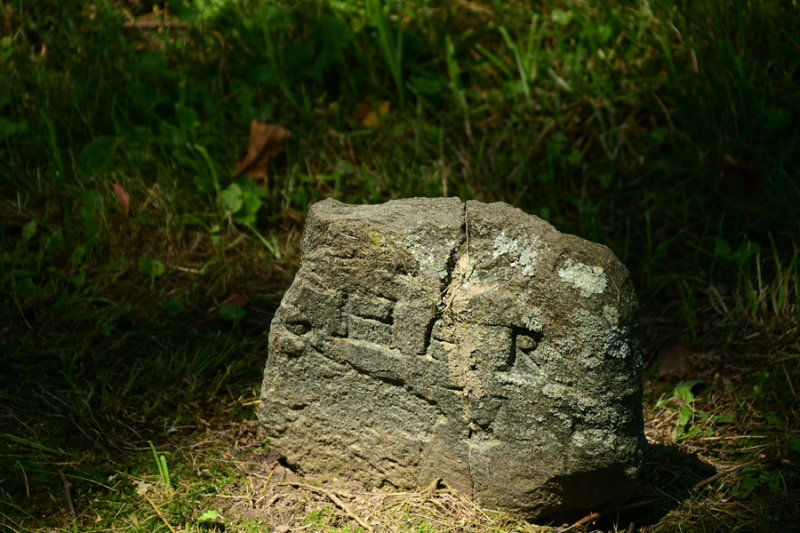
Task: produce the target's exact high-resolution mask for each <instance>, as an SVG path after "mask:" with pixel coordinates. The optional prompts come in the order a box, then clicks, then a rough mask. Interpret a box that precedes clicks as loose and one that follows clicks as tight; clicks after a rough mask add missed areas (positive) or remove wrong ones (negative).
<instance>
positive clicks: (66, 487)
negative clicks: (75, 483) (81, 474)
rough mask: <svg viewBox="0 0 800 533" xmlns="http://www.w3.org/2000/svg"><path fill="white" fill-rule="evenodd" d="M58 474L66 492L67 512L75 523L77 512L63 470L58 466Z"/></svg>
mask: <svg viewBox="0 0 800 533" xmlns="http://www.w3.org/2000/svg"><path fill="white" fill-rule="evenodd" d="M58 475H59V476H61V481H62V482H63V483H64V490H66V492H67V503H68V504H69V512H70V514H71V515H72V519H73V520H74V521H75V522H76V523H77V522H78V514H77V513H76V512H75V505H74V504H73V503H72V493H71V492H70V490H69V487H70V485H69V481H67V476H65V475H64V471H63V470H61V469H60V468H59V469H58Z"/></svg>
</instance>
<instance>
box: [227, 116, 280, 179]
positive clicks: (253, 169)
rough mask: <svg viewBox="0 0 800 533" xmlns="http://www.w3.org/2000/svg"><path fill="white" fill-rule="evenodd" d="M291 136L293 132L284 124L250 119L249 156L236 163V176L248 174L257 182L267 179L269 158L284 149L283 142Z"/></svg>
mask: <svg viewBox="0 0 800 533" xmlns="http://www.w3.org/2000/svg"><path fill="white" fill-rule="evenodd" d="M291 136H292V134H291V132H289V130H287V129H286V128H284V127H283V126H278V125H277V124H265V123H263V122H260V121H258V120H256V119H253V120H252V121H250V143H249V145H248V147H247V156H246V157H245V158H244V159H243V160H241V161H239V162H237V163H236V168H235V169H234V177H235V178H238V177H239V176H241V175H243V174H247V176H248V177H249V178H250V179H251V180H253V181H254V182H256V183H261V182H263V181H266V179H267V177H268V176H269V170H268V168H267V164H268V163H269V160H270V159H272V158H273V157H275V156H276V155H278V154H279V153H280V152H281V150H283V143H284V142H285V141H286V139H288V138H289V137H291Z"/></svg>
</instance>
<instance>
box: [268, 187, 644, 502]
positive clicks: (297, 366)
mask: <svg viewBox="0 0 800 533" xmlns="http://www.w3.org/2000/svg"><path fill="white" fill-rule="evenodd" d="M636 318H637V317H636V296H635V293H634V290H633V285H632V283H631V281H630V279H629V275H628V271H627V269H626V268H625V266H624V265H622V263H621V262H620V261H619V260H618V259H617V258H616V256H615V255H614V254H613V253H612V252H611V250H609V249H608V248H607V247H605V246H602V245H599V244H596V243H592V242H589V241H586V240H584V239H581V238H579V237H576V236H573V235H566V234H563V233H560V232H558V231H557V230H556V228H554V227H553V226H552V225H550V224H549V223H547V222H546V221H544V220H542V219H540V218H538V217H536V216H532V215H528V214H526V213H525V212H523V211H521V210H519V209H516V208H514V207H511V206H509V205H507V204H503V203H491V204H485V203H481V202H477V201H473V200H470V201H467V202H463V201H461V200H460V199H458V198H409V199H403V200H393V201H390V202H387V203H385V204H381V205H347V204H343V203H341V202H338V201H336V200H332V199H328V200H324V201H322V202H319V203H317V204H314V205H313V206H312V207H311V209H310V211H309V215H308V218H307V221H306V227H305V231H304V235H303V258H302V264H301V268H300V270H299V271H298V273H297V276H296V278H295V280H294V282H293V284H292V286H291V287H290V288H289V289H288V291H287V292H286V294H285V295H284V298H283V301H282V303H281V306H280V308H279V309H278V311H277V312H276V314H275V318H274V320H273V322H272V325H271V328H270V338H269V347H270V348H269V349H270V353H269V359H268V362H267V367H266V370H265V373H264V385H263V389H262V402H261V404H260V406H259V419H260V420H261V423H262V424H263V425H264V427H265V429H266V431H267V434H268V435H269V437H270V442H271V443H272V445H273V446H274V449H275V450H277V451H278V452H280V453H282V454H283V455H285V457H286V458H287V460H288V461H289V462H290V463H292V464H298V465H299V466H301V467H303V468H304V469H306V470H308V471H320V472H338V473H346V474H349V475H352V476H355V477H356V478H359V479H361V480H362V481H364V482H367V483H369V484H375V485H380V484H382V483H391V484H392V485H394V486H398V487H419V486H427V485H428V484H429V483H430V482H431V481H432V480H433V479H436V478H444V479H445V480H446V481H447V482H448V484H450V485H451V486H453V487H454V488H456V489H457V490H460V491H464V492H466V493H467V494H470V495H471V496H473V497H475V498H476V499H477V500H478V501H480V502H481V503H483V504H484V505H487V506H491V507H496V508H501V509H505V510H509V511H516V512H521V513H525V514H527V515H529V516H531V517H541V516H546V515H547V514H552V513H554V512H566V511H570V510H572V509H585V508H587V507H590V508H597V507H600V506H603V505H606V504H608V503H609V502H611V501H613V500H614V499H619V498H624V497H626V496H627V495H629V494H630V492H631V491H632V490H633V489H634V487H635V482H636V475H637V472H638V470H639V468H640V467H641V464H642V456H643V450H644V446H645V440H644V434H643V423H642V411H641V390H642V384H641V368H642V358H641V350H640V347H639V344H638V342H637V340H636Z"/></svg>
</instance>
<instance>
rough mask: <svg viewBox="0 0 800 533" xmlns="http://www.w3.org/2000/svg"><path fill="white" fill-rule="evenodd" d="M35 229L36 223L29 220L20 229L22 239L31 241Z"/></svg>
mask: <svg viewBox="0 0 800 533" xmlns="http://www.w3.org/2000/svg"><path fill="white" fill-rule="evenodd" d="M36 229H37V225H36V221H35V220H31V221H30V222H28V223H27V224H25V225H24V226H23V227H22V238H23V239H24V240H25V241H29V240H31V239H32V238H33V236H34V235H36Z"/></svg>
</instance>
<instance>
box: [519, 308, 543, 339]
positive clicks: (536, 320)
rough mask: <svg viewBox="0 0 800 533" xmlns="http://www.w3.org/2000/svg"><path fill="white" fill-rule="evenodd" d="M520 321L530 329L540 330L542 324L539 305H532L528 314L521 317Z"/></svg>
mask: <svg viewBox="0 0 800 533" xmlns="http://www.w3.org/2000/svg"><path fill="white" fill-rule="evenodd" d="M522 323H523V324H524V325H525V327H526V328H528V329H529V330H531V331H536V332H537V333H538V332H541V331H542V329H543V327H544V326H543V325H542V310H541V308H539V307H532V308H531V312H530V314H529V315H528V316H525V317H522Z"/></svg>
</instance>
